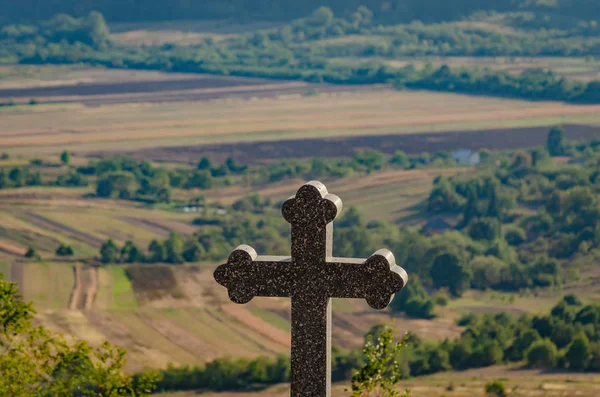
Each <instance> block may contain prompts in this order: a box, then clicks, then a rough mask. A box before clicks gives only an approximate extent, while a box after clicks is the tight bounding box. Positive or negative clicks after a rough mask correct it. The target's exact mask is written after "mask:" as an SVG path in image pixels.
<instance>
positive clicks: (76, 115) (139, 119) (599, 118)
mask: <svg viewBox="0 0 600 397" xmlns="http://www.w3.org/2000/svg"><path fill="white" fill-rule="evenodd" d="M432 114H433V115H432ZM2 118H3V124H4V128H3V130H2V131H1V132H0V150H3V151H9V152H15V153H19V152H20V153H26V152H27V151H28V152H30V151H31V150H32V149H35V150H36V151H39V152H40V153H46V154H49V153H58V152H60V151H61V150H63V149H65V148H71V149H73V150H77V151H82V152H93V151H99V150H109V151H110V150H122V149H123V146H124V145H125V144H126V145H127V147H129V148H130V150H135V149H140V148H148V147H173V146H175V147H176V146H182V145H184V144H191V145H200V144H219V143H227V142H236V143H238V142H256V141H258V142H260V141H270V140H282V139H306V138H310V137H313V138H316V137H319V138H327V137H329V138H330V137H346V136H372V135H381V134H385V135H389V134H408V133H419V132H421V133H422V132H432V131H452V130H461V129H465V130H478V129H481V128H484V127H485V126H487V128H498V127H501V128H502V127H506V128H513V127H519V126H531V125H533V126H535V125H544V126H546V125H550V124H553V123H561V122H579V123H582V124H600V106H575V105H567V104H562V103H554V102H523V101H518V100H505V99H490V98H479V97H469V96H463V95H453V94H441V93H424V92H410V93H409V92H397V91H393V90H379V91H377V92H366V93H362V94H361V95H356V94H345V95H339V96H336V97H330V96H328V95H321V96H316V97H295V98H288V99H262V100H256V101H245V100H240V99H232V100H228V101H225V100H223V101H212V102H182V103H179V104H177V105H174V104H131V105H118V106H116V105H107V106H102V107H97V108H88V107H78V108H74V109H69V110H65V109H55V108H52V107H50V108H47V109H44V106H41V107H40V109H37V110H36V109H35V107H34V108H33V109H32V110H31V111H29V110H27V109H23V108H20V109H17V110H14V111H7V112H4V113H3V114H2Z"/></svg>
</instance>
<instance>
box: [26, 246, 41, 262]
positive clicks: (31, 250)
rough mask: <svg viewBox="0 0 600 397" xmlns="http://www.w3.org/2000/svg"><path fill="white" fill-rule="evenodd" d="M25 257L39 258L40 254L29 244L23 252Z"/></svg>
mask: <svg viewBox="0 0 600 397" xmlns="http://www.w3.org/2000/svg"><path fill="white" fill-rule="evenodd" d="M25 258H30V259H38V260H39V259H40V255H39V254H38V253H37V250H36V249H35V248H33V247H32V246H29V248H27V252H26V253H25Z"/></svg>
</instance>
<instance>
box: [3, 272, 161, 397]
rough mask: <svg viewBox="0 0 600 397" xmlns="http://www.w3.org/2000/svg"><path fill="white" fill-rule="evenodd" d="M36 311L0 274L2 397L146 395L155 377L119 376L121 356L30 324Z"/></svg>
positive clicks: (118, 350)
mask: <svg viewBox="0 0 600 397" xmlns="http://www.w3.org/2000/svg"><path fill="white" fill-rule="evenodd" d="M34 314H35V310H34V309H33V306H32V305H31V303H26V302H24V301H23V298H22V297H21V296H20V295H19V291H18V289H17V286H16V284H14V283H10V282H7V281H5V280H4V278H3V276H2V275H1V274H0V396H2V397H4V396H6V397H13V396H74V395H77V396H111V397H121V396H131V397H134V396H135V397H141V396H147V395H148V394H149V393H150V392H152V391H153V389H154V384H155V381H156V376H155V375H153V374H145V375H142V376H140V377H139V378H138V379H137V381H136V382H133V380H132V378H131V377H130V376H128V375H125V374H124V373H123V367H124V365H125V351H124V350H123V349H122V348H120V347H113V346H112V345H111V344H110V343H108V342H105V343H104V344H102V346H101V347H99V348H97V349H94V348H92V347H90V346H89V345H88V343H87V342H85V341H77V342H74V343H68V342H67V341H66V340H65V339H64V338H63V337H62V336H61V335H59V334H55V333H53V332H51V331H49V330H47V329H46V328H44V327H42V326H39V327H35V326H34V325H33V315H34Z"/></svg>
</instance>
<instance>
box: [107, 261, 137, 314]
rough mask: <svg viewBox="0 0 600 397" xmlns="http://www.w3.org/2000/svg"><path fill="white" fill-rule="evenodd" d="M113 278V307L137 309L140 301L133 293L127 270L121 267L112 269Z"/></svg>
mask: <svg viewBox="0 0 600 397" xmlns="http://www.w3.org/2000/svg"><path fill="white" fill-rule="evenodd" d="M112 276H113V306H114V307H115V308H116V309H135V308H137V307H138V301H137V299H136V297H135V294H134V293H133V288H132V286H131V282H130V280H129V278H128V277H127V270H126V269H125V268H124V267H121V266H113V267H112Z"/></svg>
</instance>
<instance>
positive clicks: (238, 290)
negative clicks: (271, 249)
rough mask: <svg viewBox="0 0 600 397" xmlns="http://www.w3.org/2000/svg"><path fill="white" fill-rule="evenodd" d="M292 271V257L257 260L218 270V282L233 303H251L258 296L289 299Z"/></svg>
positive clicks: (232, 264) (262, 257)
mask: <svg viewBox="0 0 600 397" xmlns="http://www.w3.org/2000/svg"><path fill="white" fill-rule="evenodd" d="M292 270H293V269H292V264H291V263H290V257H285V256H256V257H255V258H254V260H241V261H239V262H238V261H233V262H232V261H230V262H228V263H226V264H224V265H221V266H219V267H218V268H217V270H215V279H216V280H217V282H218V283H219V284H221V285H223V286H224V287H226V288H227V290H228V291H229V297H230V298H231V300H232V301H233V302H235V303H248V302H249V301H251V300H252V298H254V297H255V296H271V297H290V296H291V295H292V286H293V274H292Z"/></svg>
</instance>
